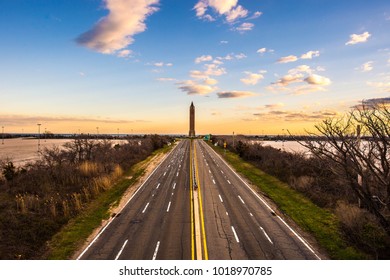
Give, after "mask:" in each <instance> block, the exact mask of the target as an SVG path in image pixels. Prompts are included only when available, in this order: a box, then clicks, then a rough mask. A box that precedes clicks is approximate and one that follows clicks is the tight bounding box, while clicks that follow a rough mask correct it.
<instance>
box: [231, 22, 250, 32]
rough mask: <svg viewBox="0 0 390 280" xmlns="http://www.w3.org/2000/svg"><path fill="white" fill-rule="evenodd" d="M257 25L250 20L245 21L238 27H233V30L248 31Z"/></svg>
mask: <svg viewBox="0 0 390 280" xmlns="http://www.w3.org/2000/svg"><path fill="white" fill-rule="evenodd" d="M253 27H255V25H254V24H253V23H250V22H244V23H242V24H241V25H239V26H238V27H235V28H233V30H236V31H239V32H241V33H243V32H246V31H251V30H252V29H253Z"/></svg>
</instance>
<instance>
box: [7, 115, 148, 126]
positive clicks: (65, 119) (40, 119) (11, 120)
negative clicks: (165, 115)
mask: <svg viewBox="0 0 390 280" xmlns="http://www.w3.org/2000/svg"><path fill="white" fill-rule="evenodd" d="M0 119H1V120H2V122H3V123H4V124H5V125H15V126H18V125H36V124H37V123H69V122H76V123H77V122H78V123H83V122H84V123H85V122H92V123H108V124H126V123H135V122H147V121H145V120H125V119H111V118H99V117H96V118H91V117H83V116H39V115H35V116H31V115H0Z"/></svg>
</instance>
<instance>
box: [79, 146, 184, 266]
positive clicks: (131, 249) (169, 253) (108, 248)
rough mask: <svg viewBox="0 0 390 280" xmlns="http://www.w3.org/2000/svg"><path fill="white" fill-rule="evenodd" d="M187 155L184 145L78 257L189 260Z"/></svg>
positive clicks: (175, 149) (160, 166)
mask: <svg viewBox="0 0 390 280" xmlns="http://www.w3.org/2000/svg"><path fill="white" fill-rule="evenodd" d="M188 154H189V142H187V141H182V142H180V143H179V144H178V145H177V146H176V147H175V148H174V149H173V150H172V152H171V153H170V154H169V155H168V156H167V157H166V158H165V159H164V160H163V161H162V163H161V164H160V165H159V166H158V167H157V168H156V169H155V171H154V173H153V174H152V175H151V176H150V177H149V178H148V180H147V181H145V182H144V184H143V185H142V186H141V187H140V188H139V189H138V191H137V193H136V194H135V195H134V197H133V198H132V199H131V201H130V202H129V203H128V204H127V205H126V207H124V208H123V209H122V211H121V212H120V213H118V214H117V215H116V217H114V219H113V220H112V221H111V222H110V224H109V226H108V227H107V228H105V230H104V231H103V232H101V234H100V236H99V238H97V239H96V240H95V242H93V244H92V245H91V246H89V248H88V250H86V251H84V252H83V254H82V255H81V256H79V258H80V259H139V260H140V259H149V260H150V259H190V258H191V247H190V238H191V232H190V216H189V205H190V203H189V189H188V186H189V183H188V170H189V165H188V162H189V157H188ZM168 205H169V211H163V210H162V209H168ZM157 244H158V246H157Z"/></svg>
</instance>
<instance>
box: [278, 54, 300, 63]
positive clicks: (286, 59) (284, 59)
mask: <svg viewBox="0 0 390 280" xmlns="http://www.w3.org/2000/svg"><path fill="white" fill-rule="evenodd" d="M297 60H298V57H297V56H295V55H289V56H284V57H281V58H279V59H278V63H289V62H294V61H297Z"/></svg>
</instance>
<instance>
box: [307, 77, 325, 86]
mask: <svg viewBox="0 0 390 280" xmlns="http://www.w3.org/2000/svg"><path fill="white" fill-rule="evenodd" d="M304 81H305V82H307V83H308V84H311V85H320V86H327V85H330V84H331V81H330V79H329V78H326V77H324V76H320V75H317V74H312V75H310V76H309V77H307V78H306V79H305V80H304Z"/></svg>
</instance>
